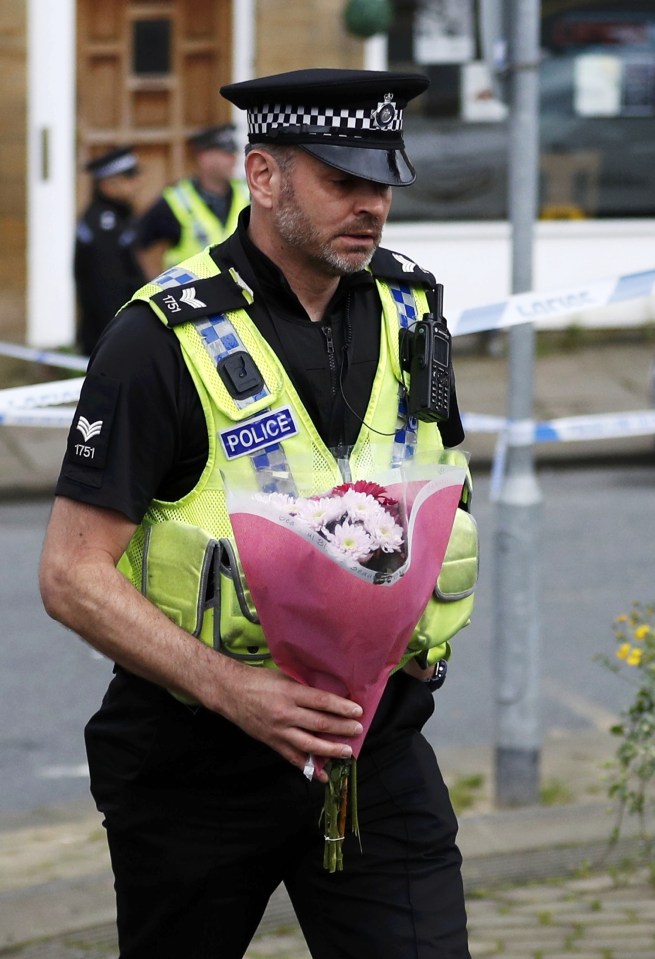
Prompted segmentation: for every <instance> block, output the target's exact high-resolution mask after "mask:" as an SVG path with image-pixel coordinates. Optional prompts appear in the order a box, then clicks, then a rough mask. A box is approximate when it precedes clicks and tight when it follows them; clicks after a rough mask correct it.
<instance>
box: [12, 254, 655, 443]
mask: <svg viewBox="0 0 655 959" xmlns="http://www.w3.org/2000/svg"><path fill="white" fill-rule="evenodd" d="M654 295H655V270H646V271H642V272H639V273H629V274H625V275H623V276H618V277H612V278H608V279H604V280H598V281H595V282H593V283H587V284H583V285H581V286H578V287H570V288H568V289H565V290H558V291H554V292H551V293H538V292H530V293H517V294H514V295H512V296H510V297H508V298H507V299H505V300H501V301H499V302H498V303H492V304H487V305H485V306H479V307H472V308H469V309H466V310H463V311H462V312H461V313H460V314H459V315H458V316H457V317H455V318H454V319H451V320H450V321H449V325H450V327H451V330H452V335H453V336H464V335H467V334H470V333H481V332H486V331H487V332H493V331H498V330H504V329H508V328H509V327H511V326H518V325H522V324H526V323H538V324H539V326H540V327H542V328H543V327H547V326H548V322H549V321H552V322H553V323H555V322H559V321H561V320H562V319H563V318H565V317H567V316H579V315H580V313H583V312H584V313H587V312H593V311H594V310H596V309H599V308H601V307H607V306H610V305H612V304H615V303H621V302H625V301H627V300H637V299H643V298H645V297H653V296H654ZM3 354H4V355H5V356H13V357H16V358H19V359H24V360H27V361H31V362H35V363H42V364H45V365H48V366H54V367H61V368H63V369H71V370H81V371H85V370H86V366H87V363H88V358H87V357H82V356H73V355H71V354H67V353H58V352H56V351H53V350H37V349H32V348H30V347H27V346H21V345H18V344H15V343H6V342H0V355H3ZM82 383H83V377H80V378H76V379H70V380H63V381H58V382H53V383H44V384H36V385H34V386H24V387H15V388H13V389H7V390H0V425H7V426H9V425H11V426H16V425H22V426H45V427H57V426H61V427H66V426H70V423H71V421H72V417H73V412H74V410H73V408H72V407H63V408H62V406H61V405H62V404H66V403H69V404H70V403H76V402H77V399H78V398H79V393H80V389H81V386H82ZM57 405H59V407H60V408H59V409H49V408H48V407H52V406H57ZM462 419H463V423H464V428H465V430H467V431H468V432H478V433H498V437H499V447H505V448H506V447H507V446H508V445H525V444H531V443H544V442H567V441H574V440H593V439H604V438H605V439H606V438H611V437H621V436H640V435H647V434H649V433H655V411H650V410H643V411H635V412H629V413H600V414H597V415H591V416H578V417H564V418H562V419H558V420H547V421H544V422H540V423H537V422H533V421H522V422H520V423H516V422H514V423H512V422H510V421H508V420H507V419H505V418H503V417H498V416H485V415H483V414H476V413H469V414H466V413H465V414H463V415H462ZM502 458H503V457H502V456H497V459H502Z"/></svg>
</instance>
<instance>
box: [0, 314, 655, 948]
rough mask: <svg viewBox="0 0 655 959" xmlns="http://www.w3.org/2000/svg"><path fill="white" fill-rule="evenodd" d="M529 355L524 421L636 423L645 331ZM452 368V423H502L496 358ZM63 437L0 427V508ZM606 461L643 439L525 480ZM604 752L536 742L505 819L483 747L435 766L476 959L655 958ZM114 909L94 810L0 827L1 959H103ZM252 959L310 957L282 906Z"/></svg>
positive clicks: (648, 866) (636, 867) (19, 815)
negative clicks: (526, 791) (531, 782)
mask: <svg viewBox="0 0 655 959" xmlns="http://www.w3.org/2000/svg"><path fill="white" fill-rule="evenodd" d="M540 351H543V352H540V354H539V356H538V359H537V362H536V364H535V378H534V395H535V417H536V418H538V419H550V418H554V417H560V416H574V415H585V414H595V413H608V412H609V413H617V412H623V411H630V410H643V409H647V408H648V406H649V400H648V383H649V376H650V367H651V362H652V359H653V356H654V355H655V344H654V343H653V341H652V340H651V339H649V338H648V336H647V334H646V332H645V331H644V332H643V333H642V335H637V334H635V333H632V334H630V335H625V334H623V335H622V336H620V337H618V338H616V339H602V340H600V341H599V339H598V338H592V339H591V340H585V339H584V338H582V339H580V340H576V341H575V342H568V343H567V342H564V343H563V344H562V343H561V342H560V343H559V344H558V345H557V349H553V344H552V343H549V342H546V343H545V344H544V343H540ZM455 356H456V364H457V377H458V379H457V383H458V393H459V396H460V402H461V406H462V408H463V409H464V410H466V411H467V412H469V411H470V412H476V413H485V414H495V415H500V416H502V415H504V414H505V393H506V383H507V361H506V359H505V358H504V357H503V356H494V355H491V354H490V353H488V352H487V351H486V350H481V349H480V344H479V343H472V342H469V343H465V342H460V343H458V341H456V343H455ZM0 372H1V371H0ZM12 385H13V384H12ZM64 437H65V432H64V431H62V430H57V429H53V430H48V429H42V428H35V427H31V428H28V427H25V428H17V427H2V428H0V495H4V496H6V497H14V496H21V497H24V496H31V495H43V494H46V495H47V494H49V493H51V491H52V487H53V484H54V479H55V477H56V474H57V470H58V465H59V461H60V459H61V452H62V448H63V441H64ZM465 445H466V447H467V448H468V449H469V450H470V452H471V463H472V467H473V471H474V474H475V470H476V469H477V470H484V469H487V468H489V466H490V465H491V463H492V462H493V458H494V446H495V437H494V436H493V435H489V434H479V435H478V434H471V435H469V436H468V437H467V442H466V444H465ZM618 457H621V458H622V459H624V460H625V459H635V460H638V461H640V462H651V461H652V462H653V464H654V465H655V441H654V438H653V436H645V437H624V438H620V439H611V438H610V439H607V438H606V439H597V440H589V441H585V442H576V443H549V444H543V445H542V444H540V445H538V446H537V447H535V460H536V463H537V467H539V465H540V464H541V463H549V464H555V463H557V462H561V463H563V464H567V465H569V464H571V463H576V464H580V465H581V466H582V465H584V464H586V463H594V462H597V461H600V460H603V459H604V460H607V459H610V460H611V459H615V458H618ZM616 745H617V743H616V741H615V740H614V739H613V737H612V736H611V735H610V734H609V732H608V731H603V730H596V729H594V730H590V731H588V732H582V733H581V732H577V733H576V734H575V736H573V735H558V736H556V737H555V736H552V737H550V738H546V739H545V741H544V743H543V746H542V751H541V781H542V783H543V786H542V795H541V797H540V801H539V802H535V803H534V804H531V805H529V806H522V807H520V808H515V809H497V808H494V803H493V796H492V795H488V794H485V793H484V791H480V790H476V786H475V782H476V780H481V781H483V782H485V783H490V782H492V781H493V775H492V763H493V756H492V755H491V750H490V749H489V748H485V747H482V746H480V747H466V748H458V749H456V750H454V749H451V750H448V749H446V750H443V751H442V752H441V753H440V756H439V759H440V763H441V767H442V770H443V772H444V776H445V779H446V781H447V782H448V783H449V784H450V785H451V788H452V789H453V793H454V794H455V793H458V794H461V786H462V785H464V786H465V787H466V786H467V785H468V788H469V796H468V805H467V804H466V803H465V801H464V799H462V800H461V801H462V808H461V810H460V836H459V842H460V847H461V849H462V853H463V856H464V881H465V887H466V893H467V902H468V912H469V928H470V938H471V954H472V957H473V959H496V957H502V956H505V957H511V959H570V957H572V956H576V957H578V959H580V957H582V959H637V957H639V959H655V868H654V867H653V864H652V862H650V861H649V860H648V859H647V858H646V857H645V856H644V847H643V844H642V842H641V840H640V837H639V833H638V829H637V823H636V822H635V821H634V820H630V819H628V820H627V821H626V823H625V825H624V828H623V829H622V831H621V838H620V840H619V841H618V842H617V843H616V844H615V845H610V844H609V837H610V835H611V832H612V829H613V827H614V824H615V816H616V810H613V809H612V808H611V806H610V803H609V801H608V800H607V798H606V797H607V778H606V777H607V768H606V767H607V763H608V761H609V760H610V759H611V758H612V756H613V755H614V752H615V749H616ZM464 792H466V790H464ZM464 807H465V808H464ZM113 908H114V906H113V889H112V878H111V871H110V867H109V861H108V856H107V851H106V847H105V841H104V834H103V829H102V826H101V822H100V819H99V817H98V814H97V813H96V812H95V810H94V809H93V807H92V805H91V800H90V799H89V800H88V801H84V802H79V803H75V804H70V805H68V806H65V807H56V808H43V809H37V810H16V811H14V812H5V813H2V814H0V957H2V959H110V957H115V956H116V955H117V946H116V937H115V929H114V912H113ZM262 957H279V959H308V957H309V952H308V951H307V948H306V946H305V944H304V941H303V939H302V936H301V935H300V933H299V931H298V928H297V925H296V923H295V920H294V917H293V914H292V912H291V908H290V905H289V903H288V900H287V899H286V897H285V895H284V893H283V892H282V891H278V892H277V893H276V894H275V896H274V897H273V899H272V900H271V903H270V906H269V909H268V910H267V912H266V915H265V916H264V919H263V920H262V923H261V926H260V930H259V932H258V934H257V936H256V938H255V940H254V941H253V943H252V945H251V947H250V949H249V950H248V952H247V959H262ZM362 959H369V957H362ZM371 959H374V957H371ZM375 959H377V957H375ZM380 959H383V957H380Z"/></svg>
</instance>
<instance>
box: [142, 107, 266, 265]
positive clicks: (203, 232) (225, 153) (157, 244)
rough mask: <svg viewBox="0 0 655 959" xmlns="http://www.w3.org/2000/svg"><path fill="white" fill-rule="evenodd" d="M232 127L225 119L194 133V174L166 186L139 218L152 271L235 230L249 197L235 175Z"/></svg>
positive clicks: (191, 142)
mask: <svg viewBox="0 0 655 959" xmlns="http://www.w3.org/2000/svg"><path fill="white" fill-rule="evenodd" d="M234 130H235V127H234V125H233V124H231V123H224V124H222V125H220V126H212V127H207V128H206V129H203V130H199V131H198V132H197V133H194V134H193V136H191V137H190V138H189V145H190V147H191V149H192V151H193V157H194V166H195V172H194V174H193V175H192V176H191V177H185V178H183V179H181V180H178V181H177V182H176V183H173V184H171V185H170V186H167V187H166V188H165V189H164V190H163V192H162V195H161V196H160V197H159V199H158V200H156V201H155V203H154V204H153V206H151V207H150V209H149V210H147V211H146V213H145V214H144V215H143V217H142V218H141V221H140V223H139V241H138V242H139V248H140V251H141V252H140V259H141V263H142V266H143V268H144V270H145V272H146V274H147V275H148V276H149V277H154V276H157V275H158V274H159V273H161V271H162V270H163V269H166V268H167V267H169V266H173V265H174V264H175V263H179V261H180V260H185V259H186V258H187V257H189V256H192V255H193V254H194V253H199V252H200V251H201V250H202V249H204V248H205V247H206V246H208V245H209V244H214V243H222V242H223V240H225V239H226V238H227V237H228V236H230V234H231V233H233V232H234V230H235V228H236V225H237V217H238V215H239V213H240V212H241V210H242V209H243V208H244V207H245V206H247V205H248V203H249V202H250V197H249V195H248V189H247V187H246V184H245V182H244V181H243V180H239V179H236V178H235V177H234V168H235V165H236V159H237V144H236V141H235V139H234Z"/></svg>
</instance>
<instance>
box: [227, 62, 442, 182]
mask: <svg viewBox="0 0 655 959" xmlns="http://www.w3.org/2000/svg"><path fill="white" fill-rule="evenodd" d="M428 85H429V80H428V78H427V77H426V76H423V74H420V73H390V72H387V71H381V70H338V69H311V70H293V71H291V72H290V73H279V74H276V75H274V76H270V77H259V78H257V79H254V80H246V81H244V82H242V83H230V84H227V86H223V87H221V94H222V95H223V96H224V97H225V98H226V100H229V101H230V102H231V103H234V104H235V105H236V106H237V107H239V108H240V109H242V110H246V111H247V117H248V140H249V141H250V143H279V144H280V145H283V144H295V145H296V146H298V147H300V149H302V150H305V151H306V152H307V153H311V154H312V155H313V156H315V157H317V158H318V159H319V160H322V161H323V162H324V163H327V164H328V165H329V166H332V167H336V169H337V170H343V171H344V172H346V173H351V174H353V175H354V176H358V177H362V178H363V179H365V180H373V181H374V182H376V183H384V184H387V185H389V186H408V185H409V184H410V183H413V182H414V180H415V179H416V173H415V171H414V167H413V166H412V164H411V162H410V160H409V158H408V156H407V154H406V152H405V143H404V140H403V109H404V107H406V106H407V103H408V102H409V101H410V100H412V99H413V98H414V97H417V96H418V95H419V94H420V93H423V91H424V90H426V89H427V87H428Z"/></svg>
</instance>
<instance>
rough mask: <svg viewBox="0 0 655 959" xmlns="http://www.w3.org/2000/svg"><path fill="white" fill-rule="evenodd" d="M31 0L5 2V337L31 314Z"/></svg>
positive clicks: (0, 205) (0, 9) (0, 103)
mask: <svg viewBox="0 0 655 959" xmlns="http://www.w3.org/2000/svg"><path fill="white" fill-rule="evenodd" d="M25 7H26V4H25V0H2V4H0V117H2V123H0V237H2V247H1V249H0V290H1V291H2V296H1V297H0V339H8V338H10V339H19V340H20V339H22V337H23V332H24V316H25V277H26V270H25V257H26V217H27V209H26V128H27V117H26V109H27V58H26V30H27V24H26V14H25Z"/></svg>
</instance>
